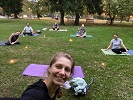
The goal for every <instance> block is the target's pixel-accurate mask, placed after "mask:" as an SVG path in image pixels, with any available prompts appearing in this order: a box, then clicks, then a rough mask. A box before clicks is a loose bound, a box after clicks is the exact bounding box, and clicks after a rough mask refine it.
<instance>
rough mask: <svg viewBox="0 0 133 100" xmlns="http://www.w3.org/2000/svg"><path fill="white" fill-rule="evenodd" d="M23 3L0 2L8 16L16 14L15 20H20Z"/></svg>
mask: <svg viewBox="0 0 133 100" xmlns="http://www.w3.org/2000/svg"><path fill="white" fill-rule="evenodd" d="M22 1H23V0H0V6H1V7H2V8H3V10H4V12H5V13H6V15H7V16H10V15H11V14H14V18H18V14H19V13H20V12H22V5H23V4H22Z"/></svg>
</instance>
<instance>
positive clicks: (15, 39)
mask: <svg viewBox="0 0 133 100" xmlns="http://www.w3.org/2000/svg"><path fill="white" fill-rule="evenodd" d="M19 37H20V32H19V31H17V32H16V33H12V34H11V35H10V37H9V39H8V41H7V42H6V43H5V44H6V45H13V44H20V42H19V41H18V40H19Z"/></svg>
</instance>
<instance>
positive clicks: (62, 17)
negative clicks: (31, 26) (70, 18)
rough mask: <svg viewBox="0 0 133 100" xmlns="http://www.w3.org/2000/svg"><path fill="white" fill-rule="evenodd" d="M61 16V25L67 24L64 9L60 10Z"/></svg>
mask: <svg viewBox="0 0 133 100" xmlns="http://www.w3.org/2000/svg"><path fill="white" fill-rule="evenodd" d="M60 14H61V18H60V25H65V23H64V11H63V10H60Z"/></svg>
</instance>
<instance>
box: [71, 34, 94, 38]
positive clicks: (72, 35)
mask: <svg viewBox="0 0 133 100" xmlns="http://www.w3.org/2000/svg"><path fill="white" fill-rule="evenodd" d="M70 37H77V36H76V35H75V34H70ZM86 38H92V35H86Z"/></svg>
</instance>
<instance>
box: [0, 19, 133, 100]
mask: <svg viewBox="0 0 133 100" xmlns="http://www.w3.org/2000/svg"><path fill="white" fill-rule="evenodd" d="M27 22H30V23H31V26H32V27H33V29H34V30H41V31H42V34H40V35H39V36H37V37H20V42H21V45H17V46H0V97H20V96H21V94H22V93H23V91H24V90H25V89H26V87H28V85H30V84H32V83H34V82H36V81H37V80H38V79H39V78H37V77H29V76H22V72H23V71H24V69H25V68H26V67H27V66H28V65H29V64H32V63H34V64H49V61H50V59H51V57H52V55H53V54H55V53H56V52H59V51H65V52H68V53H70V54H72V56H73V57H74V59H75V61H76V65H79V66H82V69H83V72H84V74H85V80H86V82H87V83H89V82H90V79H91V77H93V78H94V83H93V84H92V85H91V87H90V89H89V90H88V91H87V94H86V96H78V97H75V96H74V95H73V91H72V90H63V91H64V96H63V98H62V100H132V99H133V56H107V55H104V54H103V53H102V51H101V50H100V49H103V48H106V47H107V46H108V45H109V42H110V40H111V39H112V38H113V34H114V33H117V34H118V35H119V37H120V38H122V39H123V42H124V44H125V45H126V47H127V48H129V49H133V44H132V41H133V29H132V27H128V26H125V27H124V26H123V27H119V26H117V25H115V26H105V25H101V26H100V25H94V24H91V25H86V26H85V28H86V31H87V34H88V35H92V36H93V38H70V36H69V35H70V34H75V32H76V31H77V29H78V28H79V27H80V26H72V25H65V26H60V29H67V30H68V31H67V32H52V31H48V30H47V31H43V30H42V29H43V28H44V27H47V28H51V27H52V25H53V23H54V20H33V19H0V41H6V40H7V39H8V38H9V36H10V34H11V33H13V32H16V31H22V30H23V27H24V26H25V25H26V23H27ZM44 35H45V37H44ZM70 39H72V41H71V42H70V41H69V40H70ZM26 47H27V48H26ZM11 59H14V60H15V61H16V62H15V63H13V64H11V63H9V61H10V60H11ZM102 63H104V65H102Z"/></svg>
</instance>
